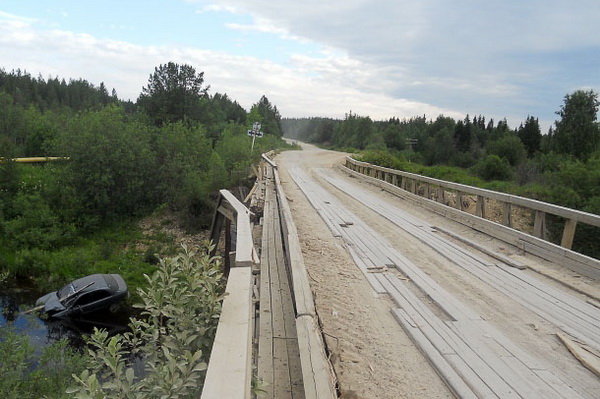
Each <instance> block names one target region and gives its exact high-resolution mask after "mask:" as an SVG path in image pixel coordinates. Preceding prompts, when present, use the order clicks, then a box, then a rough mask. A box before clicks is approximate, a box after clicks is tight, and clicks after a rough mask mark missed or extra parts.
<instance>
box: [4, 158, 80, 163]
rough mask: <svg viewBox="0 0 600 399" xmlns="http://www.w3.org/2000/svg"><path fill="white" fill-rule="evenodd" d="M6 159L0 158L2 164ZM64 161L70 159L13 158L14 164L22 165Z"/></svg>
mask: <svg viewBox="0 0 600 399" xmlns="http://www.w3.org/2000/svg"><path fill="white" fill-rule="evenodd" d="M3 159H4V158H0V162H2V161H3ZM63 159H69V157H29V158H13V159H12V160H13V161H14V162H20V163H36V162H51V161H59V160H63Z"/></svg>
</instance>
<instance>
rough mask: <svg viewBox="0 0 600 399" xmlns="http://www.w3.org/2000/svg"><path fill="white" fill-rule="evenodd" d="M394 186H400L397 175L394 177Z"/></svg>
mask: <svg viewBox="0 0 600 399" xmlns="http://www.w3.org/2000/svg"><path fill="white" fill-rule="evenodd" d="M392 184H393V185H394V186H398V175H396V174H393V175H392Z"/></svg>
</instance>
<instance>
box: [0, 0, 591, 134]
mask: <svg viewBox="0 0 600 399" xmlns="http://www.w3.org/2000/svg"><path fill="white" fill-rule="evenodd" d="M598 21H600V3H599V2H598V1H597V0H570V1H564V0H561V1H559V0H543V1H542V0H503V1H500V0H489V1H486V2H482V1H475V0H455V1H452V2H448V1H445V0H328V1H322V0H304V1H302V2H297V1H289V0H280V1H277V2H273V1H272V0H269V1H267V0H150V1H137V0H130V1H125V0H121V1H113V0H104V1H96V0H88V1H70V0H47V1H41V0H37V1H33V0H17V1H13V0H8V1H7V0H0V68H4V69H5V70H8V71H10V70H12V69H16V68H20V69H25V70H27V71H28V72H29V73H31V74H32V75H34V76H37V75H38V74H41V75H42V76H43V77H49V76H52V77H54V76H59V77H61V78H66V79H69V78H84V79H87V80H88V81H90V82H91V83H93V84H96V85H99V84H100V82H104V83H105V84H106V86H107V87H108V88H109V89H110V88H115V89H116V91H117V93H118V95H119V97H121V98H124V99H131V100H134V101H135V100H136V98H137V96H138V95H139V93H140V92H141V88H142V87H143V86H144V85H145V84H146V82H147V80H148V76H149V75H150V73H151V72H152V71H153V70H154V67H156V66H158V65H159V64H161V63H166V62H168V61H174V62H177V63H187V64H190V65H192V66H194V67H195V68H196V70H197V71H203V72H204V73H205V74H204V77H205V83H206V84H208V85H210V87H211V89H210V93H213V94H214V93H215V92H220V93H227V94H228V96H229V97H231V98H233V99H235V100H237V101H238V102H239V103H240V104H241V105H242V106H244V107H245V108H246V109H249V108H250V107H251V105H252V104H254V103H256V102H257V101H258V100H259V99H260V97H261V96H262V95H266V96H267V97H268V98H269V100H270V101H271V102H272V103H273V104H275V105H276V106H277V107H278V109H279V110H280V112H281V114H282V116H283V117H301V116H329V117H335V118H343V117H344V115H345V114H346V113H347V112H349V111H352V112H353V113H357V114H358V115H361V116H370V117H371V118H373V119H376V120H380V119H387V118H389V117H392V116H394V117H399V118H410V117H413V116H417V115H423V114H425V115H427V117H428V118H433V119H435V118H436V117H437V116H438V115H439V114H444V115H447V116H452V117H455V118H463V117H464V116H465V115H466V114H470V115H471V116H472V115H476V114H483V115H484V116H486V117H487V118H488V119H489V118H494V120H496V121H498V120H500V119H502V118H507V120H508V122H509V124H510V125H511V127H517V126H518V124H519V123H521V122H522V121H524V120H525V119H526V117H527V116H528V115H533V116H535V117H538V118H539V119H540V122H541V124H542V127H543V130H544V132H545V130H547V128H548V127H549V126H550V125H551V124H552V123H553V122H554V120H555V119H556V115H555V112H556V111H557V110H559V108H560V106H561V104H562V102H563V98H564V96H565V95H566V94H568V93H571V92H573V91H574V90H577V89H586V90H587V89H593V90H595V91H600V69H599V68H598V65H600V24H599V23H598Z"/></svg>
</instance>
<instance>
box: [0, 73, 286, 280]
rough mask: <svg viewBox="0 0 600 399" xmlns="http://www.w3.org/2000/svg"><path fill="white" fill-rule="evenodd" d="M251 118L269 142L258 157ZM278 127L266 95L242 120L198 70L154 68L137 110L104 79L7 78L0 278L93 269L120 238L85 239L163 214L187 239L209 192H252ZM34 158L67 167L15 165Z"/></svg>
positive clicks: (207, 211) (0, 76)
mask: <svg viewBox="0 0 600 399" xmlns="http://www.w3.org/2000/svg"><path fill="white" fill-rule="evenodd" d="M255 121H258V122H260V123H262V130H263V131H264V132H265V135H264V137H262V138H260V139H258V140H256V146H255V147H256V148H254V151H253V152H252V153H251V152H250V143H251V138H250V137H248V135H247V130H248V128H250V127H251V126H252V123H253V122H255ZM280 121H281V116H280V114H279V111H278V110H277V107H276V106H274V105H272V104H271V103H270V102H269V100H268V99H267V98H266V97H265V96H263V97H262V98H260V99H259V100H258V102H257V103H256V104H254V105H253V106H252V108H251V110H250V111H249V112H246V111H245V110H244V109H243V108H242V107H241V106H240V105H239V104H238V103H237V102H236V101H235V100H233V99H230V98H229V97H228V96H227V94H221V93H215V94H209V86H207V85H205V83H204V73H203V72H197V71H196V70H195V69H194V68H193V67H192V66H190V65H178V64H175V63H172V62H169V63H167V64H164V65H160V66H158V67H156V68H155V69H154V71H153V72H152V73H151V74H150V76H149V79H148V84H147V86H145V87H143V88H142V91H141V93H140V95H139V98H138V99H137V101H136V102H135V103H133V102H131V101H121V100H119V98H118V96H117V93H116V92H115V90H114V89H113V90H112V92H111V93H110V94H109V92H108V90H107V88H106V87H105V85H104V83H101V84H100V85H99V86H95V85H93V84H92V83H90V82H87V81H86V80H83V79H77V80H69V81H68V82H67V81H65V80H64V79H58V78H48V79H43V78H42V77H37V78H34V77H32V76H31V75H29V74H28V73H26V72H23V71H19V70H17V71H11V72H6V71H4V70H0V158H3V161H2V162H0V271H2V270H5V271H9V272H10V273H11V275H12V276H13V277H27V278H34V279H37V280H40V281H38V283H40V284H43V283H44V279H39V278H38V277H40V276H45V275H47V273H48V272H50V274H53V275H54V274H55V275H56V276H55V279H58V280H59V281H63V280H68V279H70V278H73V277H75V276H76V275H77V274H78V273H80V270H79V268H80V267H81V266H80V264H81V263H84V264H91V266H90V267H96V268H97V267H98V260H95V259H99V260H107V259H109V258H111V256H112V252H113V251H112V250H111V247H112V246H114V245H113V244H111V241H112V242H114V239H110V238H103V237H100V238H99V237H98V236H96V237H95V238H93V239H91V240H90V241H91V242H90V243H89V245H87V247H88V249H87V250H85V251H83V252H84V253H82V252H81V251H77V250H76V248H77V247H80V246H81V245H83V244H82V242H83V241H85V240H86V238H88V239H89V238H90V237H93V236H94V234H96V235H98V234H103V232H104V233H106V234H108V235H109V236H110V235H111V234H113V233H110V232H108V231H113V232H114V229H113V226H115V225H118V224H123V223H125V224H126V221H128V220H134V219H136V218H140V217H142V216H146V215H149V214H150V213H152V212H153V211H154V210H156V209H161V208H162V209H164V208H168V209H169V210H171V211H172V212H174V213H175V214H176V215H178V218H179V220H180V221H181V223H182V224H183V225H184V226H185V227H186V228H188V229H189V230H191V231H194V230H195V231H197V230H200V229H203V228H206V227H207V226H209V224H210V221H211V218H212V211H213V206H214V205H213V204H214V201H215V200H214V197H212V196H211V195H213V194H212V193H214V192H216V191H218V190H219V189H221V188H228V187H235V186H238V185H243V184H247V183H244V182H245V180H246V179H247V178H248V177H249V175H250V168H251V165H253V164H254V163H255V162H256V160H257V158H258V157H260V154H261V152H264V151H266V150H267V149H272V148H277V147H282V146H285V143H284V141H283V140H282V139H281V136H282V130H281V125H280ZM32 156H35V157H39V156H58V157H63V158H64V160H62V161H58V162H52V163H47V164H37V165H33V164H19V163H16V162H13V161H11V160H12V159H14V158H17V157H32ZM116 230H119V228H117V229H116ZM128 234H132V233H131V232H128V233H127V232H124V235H128ZM98 242H104V243H105V244H103V245H104V248H103V247H102V245H99V244H97V243H98ZM94 243H95V244H94ZM98 245H99V246H98ZM90 246H93V247H95V249H93V250H92V249H90V248H89V247H90ZM89 252H91V253H89ZM121 262H123V260H121ZM109 263H110V262H109ZM104 268H109V266H105V267H104ZM139 278H140V277H138V279H139ZM55 284H56V282H55Z"/></svg>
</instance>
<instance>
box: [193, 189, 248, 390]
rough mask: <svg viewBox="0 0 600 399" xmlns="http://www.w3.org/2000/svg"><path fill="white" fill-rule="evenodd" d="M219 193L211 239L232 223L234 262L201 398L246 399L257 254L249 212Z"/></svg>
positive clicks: (231, 196)
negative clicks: (226, 224)
mask: <svg viewBox="0 0 600 399" xmlns="http://www.w3.org/2000/svg"><path fill="white" fill-rule="evenodd" d="M219 193H220V196H219V200H218V203H217V211H216V212H215V218H214V220H213V228H212V229H211V230H212V231H211V238H212V239H213V242H214V243H216V242H218V237H219V235H220V230H221V227H222V225H223V223H224V221H225V219H228V220H230V221H232V222H234V223H235V224H236V229H237V230H236V232H237V238H236V246H235V261H234V263H233V264H232V265H231V266H232V267H231V269H230V270H229V276H228V278H227V286H226V288H225V291H226V293H227V295H226V296H225V299H224V300H223V307H222V309H221V316H220V318H219V325H218V327H217V332H216V335H215V341H214V343H213V348H212V352H211V355H210V360H209V363H208V370H207V372H206V379H205V382H204V388H203V390H202V396H201V397H202V399H214V398H232V399H238V398H239V399H249V398H250V396H251V392H250V390H251V386H252V335H253V331H254V326H253V318H252V314H253V310H254V304H253V302H252V287H253V281H252V265H254V264H256V263H258V257H257V255H256V251H255V249H254V243H253V241H252V228H251V225H250V215H251V212H250V211H249V210H248V208H246V207H245V206H244V204H242V203H241V202H240V201H239V200H238V199H237V198H236V197H235V196H234V195H233V194H231V193H230V192H229V191H227V190H221V191H220V192H219ZM215 237H216V238H217V239H215Z"/></svg>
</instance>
